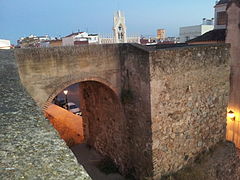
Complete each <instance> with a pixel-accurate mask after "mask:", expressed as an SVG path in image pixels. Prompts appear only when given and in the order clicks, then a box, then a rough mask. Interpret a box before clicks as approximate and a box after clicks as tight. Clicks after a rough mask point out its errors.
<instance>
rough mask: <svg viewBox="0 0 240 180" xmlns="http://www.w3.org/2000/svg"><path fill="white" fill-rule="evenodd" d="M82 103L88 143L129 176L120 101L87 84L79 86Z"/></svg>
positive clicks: (93, 83)
mask: <svg viewBox="0 0 240 180" xmlns="http://www.w3.org/2000/svg"><path fill="white" fill-rule="evenodd" d="M80 103H81V111H82V113H83V116H82V117H83V123H84V137H85V141H86V142H87V144H89V145H91V146H92V147H94V148H95V149H97V150H98V151H99V152H100V153H101V154H102V155H104V156H107V157H110V158H111V159H112V160H113V161H114V162H115V163H116V165H117V166H118V167H119V170H120V171H121V172H122V173H123V174H126V173H127V171H128V168H129V159H130V156H129V144H128V139H127V134H128V132H127V121H126V118H125V116H124V112H123V110H122V106H121V102H120V98H119V97H118V95H117V94H115V92H114V91H113V90H112V89H110V88H109V87H107V86H106V85H104V84H101V83H99V82H96V81H85V82H81V83H80Z"/></svg>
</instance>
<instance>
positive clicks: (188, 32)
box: [180, 18, 214, 43]
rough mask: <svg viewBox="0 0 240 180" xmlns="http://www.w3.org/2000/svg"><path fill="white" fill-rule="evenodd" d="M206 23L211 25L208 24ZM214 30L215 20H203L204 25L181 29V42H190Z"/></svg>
mask: <svg viewBox="0 0 240 180" xmlns="http://www.w3.org/2000/svg"><path fill="white" fill-rule="evenodd" d="M206 21H208V22H211V23H208V24H206ZM213 28H214V26H213V19H211V20H207V19H205V18H204V19H203V23H202V24H201V25H196V26H186V27H180V42H181V43H184V42H186V41H188V40H191V39H194V38H196V37H198V36H201V35H203V34H204V33H206V32H209V31H211V30H213Z"/></svg>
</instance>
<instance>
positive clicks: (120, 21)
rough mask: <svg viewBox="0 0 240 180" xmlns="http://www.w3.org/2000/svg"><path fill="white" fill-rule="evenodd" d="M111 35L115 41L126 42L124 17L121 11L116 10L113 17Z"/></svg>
mask: <svg viewBox="0 0 240 180" xmlns="http://www.w3.org/2000/svg"><path fill="white" fill-rule="evenodd" d="M113 23H114V25H113V35H114V42H115V43H127V27H126V24H125V17H124V15H123V14H122V12H121V11H117V13H115V15H114V18H113Z"/></svg>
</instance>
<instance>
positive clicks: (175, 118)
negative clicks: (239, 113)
mask: <svg viewBox="0 0 240 180" xmlns="http://www.w3.org/2000/svg"><path fill="white" fill-rule="evenodd" d="M150 64H151V67H150V68H151V112H152V113H151V115H152V141H153V146H152V149H153V155H152V157H153V166H154V175H155V176H156V177H160V176H161V175H162V174H165V173H169V172H174V171H176V170H178V169H180V168H182V167H183V166H184V165H186V164H187V163H189V162H191V161H192V160H193V159H194V157H196V155H197V154H198V153H199V152H202V151H205V150H207V149H209V148H210V147H212V146H213V145H214V144H216V143H217V142H219V141H223V140H224V139H225V128H226V106H227V100H228V92H229V91H228V87H229V65H228V64H229V49H228V47H227V46H225V45H219V46H205V47H190V48H176V49H169V50H160V51H155V52H151V54H150Z"/></svg>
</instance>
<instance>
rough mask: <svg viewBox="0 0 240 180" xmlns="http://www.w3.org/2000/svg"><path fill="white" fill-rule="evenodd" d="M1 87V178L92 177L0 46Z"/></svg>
mask: <svg viewBox="0 0 240 180" xmlns="http://www.w3.org/2000/svg"><path fill="white" fill-rule="evenodd" d="M0 87H1V90H0V97H1V101H0V141H1V142H0V179H1V180H15V179H29V180H34V179H39V180H41V179H47V180H62V179H64V180H89V179H91V178H90V177H89V176H88V174H87V173H86V171H85V170H84V169H83V167H82V166H79V165H78V163H77V161H76V159H75V157H74V155H73V153H72V152H71V150H70V149H68V147H67V146H66V144H65V143H64V141H63V140H61V139H60V138H59V136H58V134H57V132H56V130H55V129H54V128H53V127H52V126H51V124H50V122H49V121H48V120H47V119H45V118H44V116H43V114H42V112H41V111H40V109H39V108H38V107H37V105H36V104H35V102H34V101H33V100H32V98H31V97H30V96H29V95H28V93H27V92H26V91H25V89H24V88H23V87H22V85H21V83H20V79H19V75H18V71H17V66H16V63H15V58H14V54H13V51H10V50H0Z"/></svg>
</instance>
